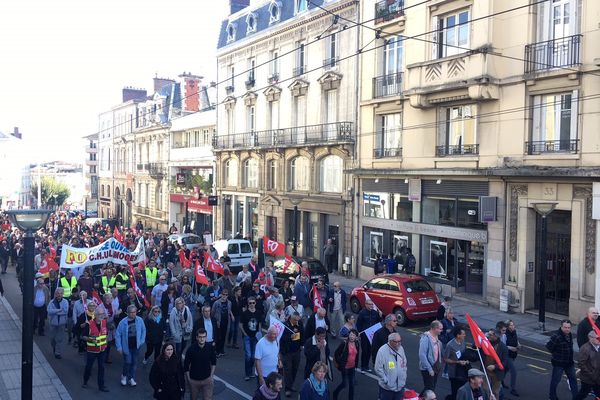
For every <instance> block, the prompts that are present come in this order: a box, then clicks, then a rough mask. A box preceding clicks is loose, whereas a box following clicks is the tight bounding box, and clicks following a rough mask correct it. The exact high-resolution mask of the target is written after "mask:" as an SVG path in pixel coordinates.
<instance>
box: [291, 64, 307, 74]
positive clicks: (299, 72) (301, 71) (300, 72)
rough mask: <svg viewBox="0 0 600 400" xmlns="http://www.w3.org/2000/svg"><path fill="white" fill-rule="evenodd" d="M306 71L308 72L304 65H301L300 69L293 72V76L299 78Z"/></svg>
mask: <svg viewBox="0 0 600 400" xmlns="http://www.w3.org/2000/svg"><path fill="white" fill-rule="evenodd" d="M305 71H306V67H305V66H304V65H301V66H299V67H295V68H294V70H293V71H292V75H293V76H294V77H297V76H300V75H303V74H304V72H305Z"/></svg>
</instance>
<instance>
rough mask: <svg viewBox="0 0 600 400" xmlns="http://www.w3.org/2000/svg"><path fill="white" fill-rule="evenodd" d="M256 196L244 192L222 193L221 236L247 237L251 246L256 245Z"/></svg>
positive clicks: (257, 235)
mask: <svg viewBox="0 0 600 400" xmlns="http://www.w3.org/2000/svg"><path fill="white" fill-rule="evenodd" d="M258 199H259V198H258V196H249V195H244V194H233V193H226V194H223V197H222V202H221V205H220V207H222V209H221V210H222V213H221V216H222V217H221V218H222V225H221V227H222V229H221V230H222V232H221V235H222V236H221V238H223V239H231V238H234V237H244V238H249V239H250V241H251V242H252V246H253V247H254V248H256V246H257V245H258V238H259V234H258V222H259V219H258V213H259V208H258V204H259V200H258Z"/></svg>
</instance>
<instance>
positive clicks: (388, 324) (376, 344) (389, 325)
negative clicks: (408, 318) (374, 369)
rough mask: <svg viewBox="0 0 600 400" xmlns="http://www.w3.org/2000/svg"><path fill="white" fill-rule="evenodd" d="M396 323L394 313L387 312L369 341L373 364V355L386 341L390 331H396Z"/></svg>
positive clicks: (396, 319) (375, 354) (374, 355)
mask: <svg viewBox="0 0 600 400" xmlns="http://www.w3.org/2000/svg"><path fill="white" fill-rule="evenodd" d="M397 325H398V318H397V317H396V315H395V314H388V315H386V316H385V319H384V322H383V326H382V327H381V328H379V329H377V330H376V331H375V333H374V334H373V339H372V343H371V357H372V359H373V365H375V357H377V352H378V351H379V349H380V348H381V346H383V345H385V344H386V343H387V342H388V337H389V336H390V333H394V332H396V326H397Z"/></svg>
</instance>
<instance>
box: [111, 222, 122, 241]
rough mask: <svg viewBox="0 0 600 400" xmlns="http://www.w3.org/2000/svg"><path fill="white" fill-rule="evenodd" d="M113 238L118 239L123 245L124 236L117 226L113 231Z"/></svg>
mask: <svg viewBox="0 0 600 400" xmlns="http://www.w3.org/2000/svg"><path fill="white" fill-rule="evenodd" d="M113 237H114V238H115V239H117V240H118V241H119V242H120V243H123V235H122V234H121V232H119V227H118V226H115V230H114V231H113Z"/></svg>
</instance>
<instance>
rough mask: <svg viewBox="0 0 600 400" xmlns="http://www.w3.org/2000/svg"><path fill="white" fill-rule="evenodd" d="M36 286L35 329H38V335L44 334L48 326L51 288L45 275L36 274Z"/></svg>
mask: <svg viewBox="0 0 600 400" xmlns="http://www.w3.org/2000/svg"><path fill="white" fill-rule="evenodd" d="M35 282H36V285H35V288H34V289H33V331H34V332H35V331H36V329H37V332H38V335H40V336H44V329H45V327H46V315H47V313H48V311H47V308H48V304H49V303H50V290H49V289H48V286H46V285H45V284H44V275H43V274H40V273H39V272H38V273H37V274H35Z"/></svg>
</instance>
